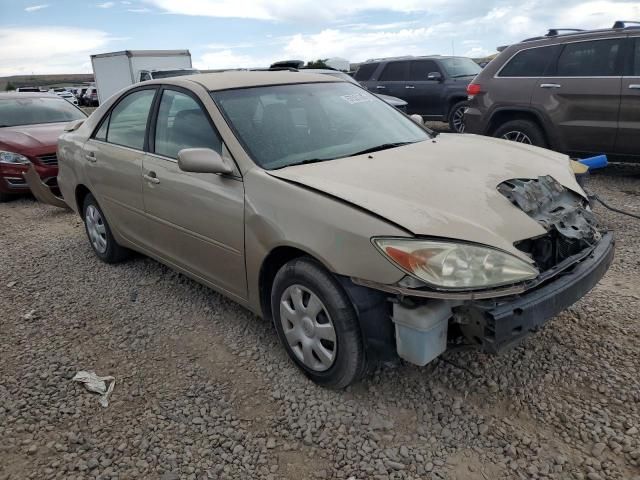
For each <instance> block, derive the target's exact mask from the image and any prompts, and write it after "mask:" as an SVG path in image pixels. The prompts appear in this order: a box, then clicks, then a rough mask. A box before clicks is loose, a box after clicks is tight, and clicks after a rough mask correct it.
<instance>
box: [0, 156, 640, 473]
mask: <svg viewBox="0 0 640 480" xmlns="http://www.w3.org/2000/svg"><path fill="white" fill-rule="evenodd" d="M590 183H591V186H592V188H593V189H594V190H595V191H596V192H598V193H599V194H601V195H602V196H603V198H605V199H606V200H608V201H610V202H611V204H613V205H616V206H619V207H622V208H626V209H628V210H630V211H635V212H636V213H640V167H638V168H634V167H626V168H612V169H610V170H609V172H607V173H606V174H600V175H597V176H594V177H592V179H591V181H590ZM596 210H597V213H598V214H600V215H601V216H602V219H603V222H604V223H606V224H607V225H608V226H609V227H611V228H613V229H614V230H615V231H616V232H617V238H618V247H617V257H616V260H615V264H614V265H613V266H612V268H611V270H610V272H609V274H608V275H607V276H606V278H605V279H604V280H603V281H602V283H601V284H600V285H599V286H598V287H596V289H595V290H594V291H592V292H591V293H590V294H589V295H588V296H587V297H586V298H584V299H583V300H581V301H580V302H579V303H577V304H576V305H575V306H574V307H572V308H571V309H570V310H569V311H567V312H565V313H563V314H561V315H559V316H558V317H557V318H555V319H554V320H553V321H552V322H550V323H549V324H548V325H547V326H546V327H545V328H544V329H543V331H541V332H540V333H539V334H537V335H535V336H532V337H530V338H529V339H528V340H526V341H525V342H524V343H523V344H522V345H521V346H519V347H517V348H515V349H514V350H512V351H510V352H509V353H507V354H504V355H502V356H498V357H493V356H488V355H484V354H482V353H478V352H463V353H454V352H451V353H447V354H446V355H444V356H443V357H442V358H441V359H439V360H437V361H435V362H433V363H432V364H431V365H429V366H428V367H425V368H417V367H414V366H410V365H405V364H397V365H393V366H386V367H385V368H383V369H382V370H381V371H378V372H376V373H375V374H374V375H372V376H371V377H369V378H367V379H366V380H365V381H363V382H361V383H360V384H358V385H356V386H354V387H351V388H350V389H348V390H347V391H344V392H334V391H327V390H323V389H322V388H319V387H316V386H314V385H313V384H311V383H310V382H309V381H307V380H306V379H305V378H304V377H303V376H302V375H301V374H300V373H299V372H298V371H297V370H296V369H295V368H294V367H293V366H292V364H291V363H290V362H289V361H288V359H287V358H286V355H285V353H284V350H283V349H282V348H280V346H279V345H278V342H277V338H276V334H275V332H274V329H273V328H272V327H271V326H270V325H268V324H267V323H266V322H262V321H260V320H258V319H257V318H256V317H255V316H253V315H252V314H250V313H249V312H247V311H246V310H244V309H242V308H240V307H239V306H237V305H236V304H234V303H233V302H231V301H229V300H227V299H225V298H223V297H221V296H219V295H217V294H215V293H213V292H211V291H209V290H207V289H206V288H204V287H202V286H199V285H198V284H196V283H194V282H193V281H191V280H189V279H186V278H185V277H183V276H181V275H178V274H176V273H174V272H172V271H171V270H170V269H168V268H166V267H164V266H162V265H160V264H158V263H156V262H155V261H152V260H149V259H145V258H142V257H138V258H135V259H133V260H131V261H129V262H127V263H124V264H120V265H115V266H110V265H105V264H103V263H100V262H99V261H98V260H97V259H96V258H95V256H94V255H93V253H92V251H91V250H90V248H89V244H88V242H87V240H86V239H85V234H84V230H83V227H82V223H81V221H80V219H79V218H78V217H77V216H76V215H74V214H71V213H68V212H64V211H61V210H57V209H55V208H54V207H48V206H44V205H39V204H37V203H36V202H35V201H33V200H31V199H20V200H17V201H13V202H9V203H7V204H2V205H0V225H2V228H1V229H0V265H2V268H1V269H0V288H2V296H1V300H0V302H1V304H0V312H2V313H1V314H0V339H1V342H0V359H2V361H1V362H0V479H24V478H37V479H48V478H64V479H80V478H99V479H108V478H119V479H129V478H150V479H162V480H169V479H178V478H188V479H212V478H213V479H217V478H220V479H240V478H242V479H279V478H284V479H296V480H299V479H307V478H322V479H333V478H341V479H347V478H354V479H369V478H374V479H418V478H419V479H458V480H462V479H464V480H467V479H469V480H488V479H491V480H493V479H500V478H515V479H520V478H523V479H524V478H553V479H588V480H598V479H634V480H638V479H640V431H639V429H640V375H639V373H638V372H640V308H639V307H640V280H639V279H640V260H639V256H638V252H639V246H638V239H639V238H640V221H636V220H633V219H631V218H628V217H624V216H621V215H618V214H615V213H610V212H608V211H606V210H603V209H602V208H600V207H597V208H596ZM87 369H88V370H95V371H96V372H97V373H98V374H100V375H114V376H115V377H116V379H117V382H116V386H115V390H114V393H113V395H112V398H111V404H110V405H109V407H108V408H102V407H100V406H99V405H98V399H97V396H96V395H93V394H91V393H88V392H87V391H86V390H85V389H84V388H83V387H82V386H81V385H79V384H76V383H74V382H72V381H71V378H72V377H73V375H74V374H75V373H76V372H77V371H79V370H87Z"/></svg>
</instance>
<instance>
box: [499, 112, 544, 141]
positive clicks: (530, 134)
mask: <svg viewBox="0 0 640 480" xmlns="http://www.w3.org/2000/svg"><path fill="white" fill-rule="evenodd" d="M493 136H494V137H496V138H502V139H504V140H510V141H512V142H517V143H524V144H525V145H534V146H536V147H542V148H547V146H548V145H547V140H546V138H545V137H544V133H543V132H542V130H541V129H540V127H539V126H538V125H536V124H535V123H534V122H532V121H531V120H522V119H520V120H510V121H508V122H506V123H503V124H502V125H500V126H499V127H498V128H497V129H496V131H495V132H493Z"/></svg>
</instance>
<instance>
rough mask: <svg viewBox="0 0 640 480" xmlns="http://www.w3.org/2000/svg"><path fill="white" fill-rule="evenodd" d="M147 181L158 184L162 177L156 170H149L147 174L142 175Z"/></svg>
mask: <svg viewBox="0 0 640 480" xmlns="http://www.w3.org/2000/svg"><path fill="white" fill-rule="evenodd" d="M142 178H144V179H145V180H146V181H147V182H151V183H155V184H156V185H157V184H158V183H160V179H159V178H158V177H157V175H156V172H149V173H147V174H144V175H142Z"/></svg>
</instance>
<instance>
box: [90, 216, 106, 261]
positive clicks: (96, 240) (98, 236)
mask: <svg viewBox="0 0 640 480" xmlns="http://www.w3.org/2000/svg"><path fill="white" fill-rule="evenodd" d="M85 222H86V225H87V233H88V234H89V240H91V244H92V245H93V248H95V249H96V251H97V252H99V253H105V252H106V251H107V231H106V228H105V225H104V220H103V219H102V215H101V214H100V211H99V210H98V209H97V208H96V207H95V206H94V205H89V206H88V207H87V210H86V212H85Z"/></svg>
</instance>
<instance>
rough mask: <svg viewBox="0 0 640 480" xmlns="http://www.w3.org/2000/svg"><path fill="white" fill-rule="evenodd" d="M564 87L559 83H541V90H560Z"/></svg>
mask: <svg viewBox="0 0 640 480" xmlns="http://www.w3.org/2000/svg"><path fill="white" fill-rule="evenodd" d="M560 87H562V85H560V84H559V83H541V84H540V88H560Z"/></svg>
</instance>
